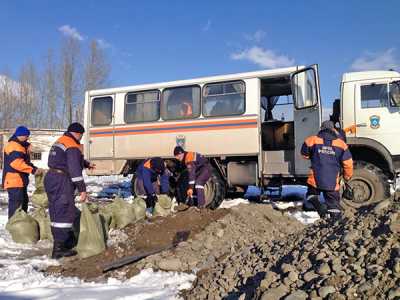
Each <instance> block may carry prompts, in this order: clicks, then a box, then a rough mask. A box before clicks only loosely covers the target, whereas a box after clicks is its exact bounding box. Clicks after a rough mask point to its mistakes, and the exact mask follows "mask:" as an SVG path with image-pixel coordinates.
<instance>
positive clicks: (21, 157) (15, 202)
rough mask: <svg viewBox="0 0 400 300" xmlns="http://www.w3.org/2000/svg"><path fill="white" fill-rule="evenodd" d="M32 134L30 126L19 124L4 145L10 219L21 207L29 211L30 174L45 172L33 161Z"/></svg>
mask: <svg viewBox="0 0 400 300" xmlns="http://www.w3.org/2000/svg"><path fill="white" fill-rule="evenodd" d="M30 134H31V133H30V131H29V129H28V128H26V127H25V126H19V127H17V129H16V130H15V132H14V134H13V135H12V136H11V138H10V139H9V140H8V143H7V144H6V146H5V147H4V153H3V155H4V169H3V187H4V189H5V190H7V193H8V218H9V219H10V218H11V217H12V215H13V214H14V213H15V211H16V210H17V209H18V208H19V207H21V208H22V209H23V210H24V211H25V212H27V211H28V191H27V187H28V184H29V174H40V173H42V172H43V170H42V169H38V168H37V167H35V166H34V165H33V164H32V163H31V160H30V148H31V144H30V143H29V142H28V139H29V136H30Z"/></svg>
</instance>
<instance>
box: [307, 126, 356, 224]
mask: <svg viewBox="0 0 400 300" xmlns="http://www.w3.org/2000/svg"><path fill="white" fill-rule="evenodd" d="M301 154H302V155H303V156H304V158H306V159H310V160H311V170H310V175H309V176H308V180H307V186H308V189H307V194H306V198H307V201H309V202H310V203H311V204H312V205H313V206H314V207H315V208H316V210H317V211H318V213H319V215H320V216H321V217H324V216H325V214H326V213H327V212H328V213H329V215H330V216H333V217H334V218H336V217H339V216H340V215H341V211H342V209H341V206H340V194H339V189H340V185H339V175H340V171H341V169H342V168H343V177H344V179H345V180H347V181H348V180H350V178H351V177H352V175H353V160H352V157H351V153H350V150H349V148H348V146H347V144H346V143H345V142H344V141H343V140H342V139H341V138H340V137H339V136H338V134H337V132H336V130H335V127H334V124H333V122H332V121H325V122H323V123H322V125H321V130H320V131H319V132H318V134H317V135H314V136H310V137H308V138H307V139H306V140H305V142H304V144H303V146H302V148H301ZM321 192H322V193H323V195H324V198H325V201H326V208H325V207H324V206H322V205H321V204H320V202H319V198H318V197H319V195H320V194H321Z"/></svg>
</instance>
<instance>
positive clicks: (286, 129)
mask: <svg viewBox="0 0 400 300" xmlns="http://www.w3.org/2000/svg"><path fill="white" fill-rule="evenodd" d="M84 122H85V127H86V129H87V134H86V136H85V155H86V157H88V158H89V159H90V160H92V161H93V162H95V163H96V165H97V168H96V170H95V171H94V172H93V174H94V175H109V174H130V173H133V174H134V173H135V170H136V167H137V166H138V164H139V163H140V162H141V161H142V160H143V159H145V158H148V157H154V156H160V157H163V158H165V159H167V162H168V166H169V167H170V168H171V170H172V171H174V172H175V175H176V178H177V180H178V182H179V184H178V187H179V188H178V189H177V190H176V194H177V197H178V200H179V198H182V197H184V195H185V194H186V193H185V191H184V189H185V187H183V186H184V184H183V183H182V182H183V180H184V178H185V175H184V174H176V173H177V170H176V169H174V166H175V164H174V160H173V159H172V158H173V153H172V152H173V149H174V147H175V146H176V145H182V146H183V147H184V148H185V149H186V150H188V151H196V152H199V153H201V154H203V155H205V156H206V157H208V158H209V159H210V161H211V164H212V166H213V168H214V170H213V176H212V178H211V179H210V181H209V182H208V183H207V185H206V197H207V203H208V204H209V207H216V206H218V205H219V203H220V202H221V201H222V199H223V198H224V196H225V193H226V191H227V190H228V189H232V190H242V189H243V188H245V187H246V186H248V185H259V186H265V185H267V184H269V183H271V180H279V181H282V180H290V181H293V182H299V181H301V182H303V181H304V179H305V178H306V176H307V174H308V170H309V162H308V161H306V160H304V159H302V157H301V155H300V153H299V149H300V147H301V145H302V143H303V141H304V139H305V138H306V137H307V136H309V135H312V134H315V133H316V132H317V130H318V128H319V126H320V123H321V105H320V93H319V77H318V68H317V65H313V66H310V67H302V66H294V67H290V68H283V69H274V70H264V71H257V72H248V73H238V74H229V75H222V76H211V77H203V78H196V79H189V80H181V81H172V82H162V83H154V84H143V85H135V86H127V87H120V88H111V89H102V90H93V91H88V92H86V100H85V121H84ZM134 178H135V177H134ZM133 187H135V184H133ZM133 190H134V188H133Z"/></svg>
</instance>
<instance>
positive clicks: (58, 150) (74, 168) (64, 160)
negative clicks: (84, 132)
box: [48, 132, 89, 192]
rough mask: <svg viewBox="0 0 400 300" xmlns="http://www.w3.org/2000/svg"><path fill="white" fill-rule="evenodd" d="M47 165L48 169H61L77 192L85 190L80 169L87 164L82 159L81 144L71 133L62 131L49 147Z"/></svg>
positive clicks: (87, 164)
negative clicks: (62, 133)
mask: <svg viewBox="0 0 400 300" xmlns="http://www.w3.org/2000/svg"><path fill="white" fill-rule="evenodd" d="M48 165H49V168H50V169H57V170H60V171H63V172H64V173H65V174H67V175H68V176H69V177H70V178H71V181H72V183H73V184H74V186H75V187H76V188H77V189H78V191H79V192H85V191H86V185H85V181H84V180H83V175H82V171H83V169H84V168H87V167H88V166H89V163H88V162H87V161H85V160H84V159H83V154H82V146H81V144H80V143H79V141H77V140H76V139H75V138H74V137H73V135H72V134H70V133H69V132H66V133H64V135H63V136H62V137H60V138H59V139H58V140H57V141H56V142H55V143H54V144H53V146H52V147H51V149H50V153H49V161H48Z"/></svg>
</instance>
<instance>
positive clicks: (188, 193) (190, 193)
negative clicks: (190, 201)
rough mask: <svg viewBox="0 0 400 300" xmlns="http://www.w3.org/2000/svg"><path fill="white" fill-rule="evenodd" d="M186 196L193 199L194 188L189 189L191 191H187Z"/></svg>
mask: <svg viewBox="0 0 400 300" xmlns="http://www.w3.org/2000/svg"><path fill="white" fill-rule="evenodd" d="M186 194H187V196H188V197H190V198H192V197H193V189H192V188H189V189H188V190H187V192H186Z"/></svg>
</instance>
